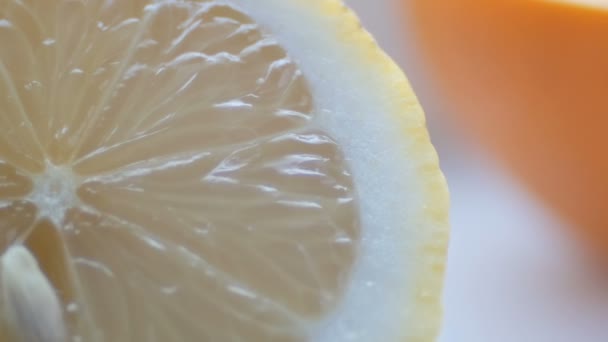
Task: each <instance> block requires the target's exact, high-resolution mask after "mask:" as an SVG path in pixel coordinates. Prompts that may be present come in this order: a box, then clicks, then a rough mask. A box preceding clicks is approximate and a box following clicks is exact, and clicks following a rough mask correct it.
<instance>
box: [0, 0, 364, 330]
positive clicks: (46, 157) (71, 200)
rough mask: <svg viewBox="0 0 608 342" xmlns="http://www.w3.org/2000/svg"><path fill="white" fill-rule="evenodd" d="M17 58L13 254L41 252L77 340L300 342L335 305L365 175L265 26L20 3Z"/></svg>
mask: <svg viewBox="0 0 608 342" xmlns="http://www.w3.org/2000/svg"><path fill="white" fill-rule="evenodd" d="M0 44H1V45H2V46H10V47H11V48H10V49H0V204H1V205H0V249H2V250H6V248H7V247H8V246H10V245H11V244H15V243H24V244H25V245H26V246H27V247H28V248H29V249H30V250H31V251H32V253H33V254H34V255H35V256H36V258H37V260H38V262H39V263H40V266H41V268H42V270H43V271H44V272H45V274H46V275H47V277H48V278H49V280H50V281H51V283H52V284H53V286H54V287H55V289H56V291H57V293H58V296H59V297H60V300H61V301H62V304H63V305H64V307H65V310H64V311H65V312H64V314H65V321H66V324H67V325H68V329H69V333H70V335H71V336H72V338H73V340H74V341H78V340H82V341H191V340H197V341H200V340H208V341H228V340H234V341H237V340H247V341H269V340H277V341H299V340H305V339H306V338H307V334H308V333H310V332H311V331H312V329H314V328H315V326H316V324H318V323H319V322H320V320H322V318H323V317H324V315H327V314H329V313H330V312H331V310H332V309H333V308H335V307H336V305H337V303H338V301H339V300H340V295H341V293H342V292H343V291H344V288H345V286H346V283H347V282H348V277H349V274H350V271H351V268H352V266H353V263H354V262H355V259H356V254H357V246H358V239H359V225H358V220H357V217H358V212H357V201H356V196H355V193H354V189H353V184H352V179H351V175H350V174H349V172H348V170H347V167H346V162H345V160H344V157H343V155H342V152H341V151H340V148H339V146H338V145H337V143H336V142H335V141H334V140H332V138H331V137H329V136H328V135H327V134H325V133H324V132H323V131H322V130H320V129H318V128H315V125H314V113H313V112H314V107H313V99H312V95H311V92H310V89H309V87H308V85H307V83H306V81H305V79H304V77H303V75H301V73H300V71H299V70H298V67H297V65H296V64H295V63H294V62H293V61H292V60H291V59H290V58H289V57H288V56H287V54H286V52H285V51H284V50H283V49H282V48H281V47H280V45H279V44H278V43H277V42H276V41H275V40H274V39H273V38H272V36H271V35H269V34H267V33H265V32H264V30H263V29H261V28H260V27H259V26H258V25H257V24H256V23H255V22H253V21H252V20H251V19H250V18H249V17H247V16H246V15H245V14H243V13H242V12H241V11H239V10H238V9H237V8H234V7H232V6H231V5H229V4H226V3H225V2H224V1H222V2H221V3H219V2H215V1H198V2H187V1H185V2H175V1H171V2H169V1H167V2H162V1H161V2H157V3H155V4H151V5H150V4H147V3H146V2H144V1H135V0H132V1H101V0H93V1H68V0H64V1H61V0H54V1H37V0H29V1H26V0H22V1H16V0H15V1H10V0H6V1H1V2H0ZM0 340H4V339H3V338H2V336H0Z"/></svg>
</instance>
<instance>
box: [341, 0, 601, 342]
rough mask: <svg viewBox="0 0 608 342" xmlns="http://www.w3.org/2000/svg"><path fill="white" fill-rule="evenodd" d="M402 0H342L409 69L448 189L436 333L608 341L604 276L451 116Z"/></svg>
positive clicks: (445, 340) (470, 338) (452, 339)
mask: <svg viewBox="0 0 608 342" xmlns="http://www.w3.org/2000/svg"><path fill="white" fill-rule="evenodd" d="M398 1H407V0H346V2H347V3H349V4H350V5H351V7H353V8H354V9H355V10H356V11H357V12H358V14H359V16H360V17H361V19H362V21H363V23H364V25H365V26H366V27H367V28H368V30H369V31H370V32H372V34H374V36H376V38H377V40H378V41H379V43H380V45H381V46H382V47H383V48H384V49H385V50H386V51H387V52H388V53H389V54H390V55H391V56H392V57H393V58H394V59H395V60H396V61H397V62H398V63H399V64H400V65H401V66H402V67H403V68H404V69H405V71H406V72H407V74H408V75H409V77H410V80H411V81H412V83H413V85H414V88H415V90H416V92H417V94H418V96H419V97H420V99H421V102H422V104H423V106H424V108H425V111H426V112H427V116H428V120H429V126H430V131H431V135H432V138H433V142H434V144H435V146H436V147H437V149H438V151H439V155H440V158H441V162H442V168H443V170H444V172H445V174H446V176H447V178H448V182H449V185H450V188H451V197H452V211H451V222H452V240H451V246H450V251H449V262H448V272H447V281H446V286H445V293H444V302H445V309H446V313H445V319H444V328H443V332H442V335H441V339H440V341H441V342H477V341H480V342H528V341H529V342H545V341H546V342H562V341H563V342H570V341H573V342H596V341H597V342H605V341H608V281H607V280H606V279H605V278H602V276H601V275H599V274H598V273H599V272H598V268H595V269H594V270H592V267H590V265H588V264H586V263H584V262H583V261H582V258H581V257H580V256H579V253H577V252H578V251H577V250H576V246H573V245H572V244H573V243H572V242H571V239H569V238H568V236H567V233H566V232H567V231H568V229H567V228H568V227H566V225H565V223H563V222H560V221H559V220H558V219H557V218H556V217H553V215H552V214H551V213H550V212H549V211H548V210H546V209H544V208H543V207H542V205H541V204H540V203H539V202H538V201H536V200H535V198H533V197H532V196H531V195H529V194H528V193H526V191H525V189H524V188H523V187H522V186H521V185H520V184H518V183H517V181H516V180H514V179H512V178H511V177H510V176H509V175H508V173H507V172H506V171H505V169H503V168H501V167H500V165H499V164H498V163H496V162H495V161H494V160H493V159H492V157H491V156H490V155H489V154H486V153H485V151H484V150H483V147H481V146H478V144H476V143H475V142H474V141H472V140H471V139H470V138H468V137H465V136H463V134H462V133H460V132H457V131H455V130H454V129H451V128H450V127H449V125H447V124H445V119H443V118H445V117H446V115H445V114H446V111H445V110H444V109H442V105H441V104H440V103H439V100H438V99H436V98H434V96H433V90H432V89H431V88H430V87H429V86H428V85H426V84H425V82H424V78H423V75H422V74H421V72H420V68H418V67H417V64H418V63H417V61H416V58H415V57H416V46H415V44H412V42H411V40H410V37H407V36H406V35H405V34H404V33H403V32H404V30H403V29H402V28H403V27H405V24H406V23H404V21H405V19H404V18H403V16H401V15H400V13H399V11H397V10H395V8H396V7H397V6H396V3H397V2H398ZM428 1H431V0H428ZM444 1H449V0H444ZM401 14H402V13H401ZM607 229H608V227H607ZM607 273H608V272H607Z"/></svg>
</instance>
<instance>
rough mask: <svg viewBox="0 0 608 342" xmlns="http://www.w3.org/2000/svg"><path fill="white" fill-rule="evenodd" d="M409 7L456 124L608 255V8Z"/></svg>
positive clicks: (516, 0)
mask: <svg viewBox="0 0 608 342" xmlns="http://www.w3.org/2000/svg"><path fill="white" fill-rule="evenodd" d="M403 4H404V6H405V8H404V9H405V10H406V11H408V12H407V13H408V14H409V16H410V18H411V20H410V22H411V23H412V24H413V26H414V27H413V29H414V32H415V33H416V36H417V44H418V46H419V47H420V48H421V50H422V52H421V53H422V54H423V58H424V60H425V61H426V62H427V65H426V66H427V68H426V72H427V74H428V75H430V78H431V80H432V84H433V85H434V86H435V90H436V91H437V94H438V95H443V96H446V97H447V100H448V103H449V104H450V106H451V108H450V110H449V113H450V114H453V115H454V116H455V122H458V123H461V124H462V126H463V127H464V128H465V129H467V130H468V132H470V133H471V134H473V135H474V136H476V137H477V138H479V140H478V141H479V142H480V143H482V144H484V145H486V146H487V147H488V148H489V149H490V150H491V151H493V152H494V153H496V154H497V155H498V156H499V157H500V158H502V160H503V161H505V162H506V164H507V165H509V166H510V167H511V168H512V170H513V171H514V173H515V174H516V175H518V176H520V177H521V178H522V179H523V180H524V181H525V182H526V183H527V184H528V185H529V186H530V188H531V189H532V190H533V191H535V192H537V193H538V194H539V195H540V196H541V197H542V198H544V199H545V200H546V201H547V202H548V203H549V205H550V206H552V207H554V208H555V209H556V210H557V211H559V212H560V213H561V214H562V215H563V216H564V217H566V218H567V219H569V220H570V221H571V222H573V223H574V226H575V227H577V230H579V231H581V232H584V234H583V236H585V237H586V238H587V239H588V240H589V241H591V242H592V243H593V244H594V245H595V246H597V247H599V248H600V251H603V250H604V249H607V250H608V210H607V208H606V203H608V155H607V153H606V148H607V147H608V9H598V8H591V7H585V6H582V5H578V6H577V5H572V4H564V3H556V2H551V1H520V0H510V1H499V0H492V1H489V0H451V1H439V0H419V1H418V0H408V1H407V2H405V1H404V2H403ZM605 255H607V256H608V251H606V252H605Z"/></svg>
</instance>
